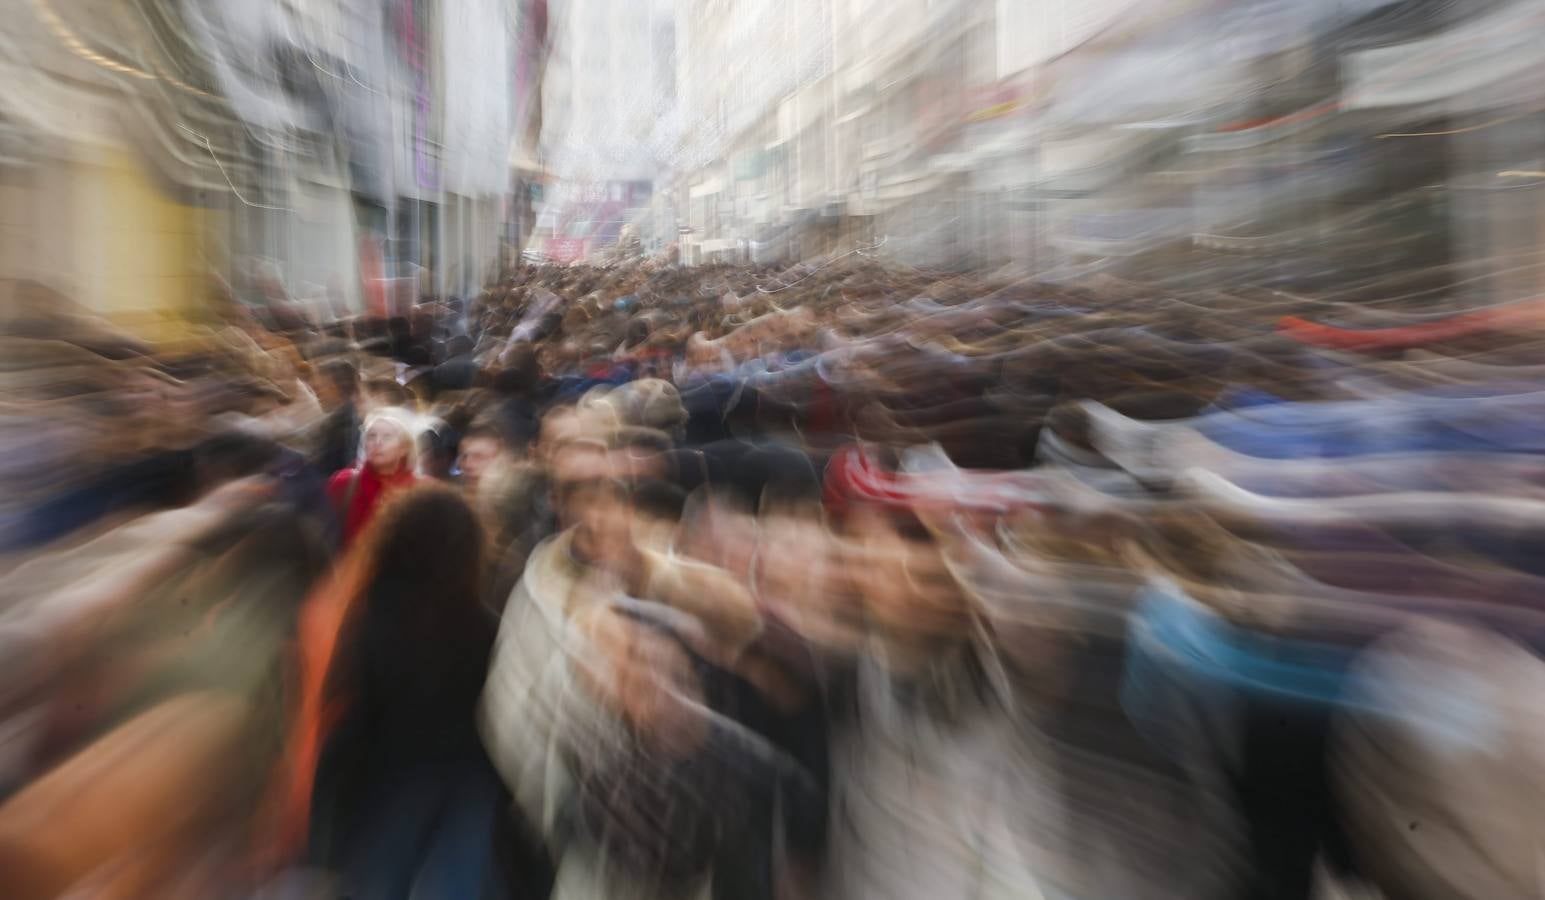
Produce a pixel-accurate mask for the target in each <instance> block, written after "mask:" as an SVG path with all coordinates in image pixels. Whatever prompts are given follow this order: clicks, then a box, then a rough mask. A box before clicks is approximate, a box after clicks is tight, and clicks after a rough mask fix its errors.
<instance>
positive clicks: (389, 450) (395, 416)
mask: <svg viewBox="0 0 1545 900" xmlns="http://www.w3.org/2000/svg"><path fill="white" fill-rule="evenodd" d="M413 432H414V428H413V424H412V419H411V417H410V415H409V414H408V413H407V412H406V411H405V410H401V409H394V408H388V409H381V410H377V411H376V412H374V413H371V414H370V418H368V419H366V420H365V428H364V431H363V432H362V435H361V437H360V442H359V447H360V457H361V461H362V462H363V463H364V464H365V465H367V466H369V467H370V468H371V469H374V470H375V471H376V472H378V473H380V474H383V475H387V474H391V473H394V472H398V471H401V470H403V469H408V470H410V471H411V470H412V469H414V468H415V467H416V466H417V465H418V458H417V457H418V447H417V445H416V444H415V442H414V438H413Z"/></svg>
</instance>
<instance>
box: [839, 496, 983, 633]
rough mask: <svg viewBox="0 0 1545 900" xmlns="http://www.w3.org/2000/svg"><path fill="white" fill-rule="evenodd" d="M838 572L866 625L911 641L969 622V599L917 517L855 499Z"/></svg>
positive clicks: (966, 626) (959, 629)
mask: <svg viewBox="0 0 1545 900" xmlns="http://www.w3.org/2000/svg"><path fill="white" fill-rule="evenodd" d="M844 526H845V528H846V530H847V540H846V541H845V543H844V547H843V556H844V560H843V571H844V572H845V573H846V575H847V578H848V581H849V583H850V585H851V586H852V589H853V591H854V592H855V593H856V594H857V596H858V597H859V598H860V600H861V602H862V603H863V607H864V612H865V615H866V616H867V618H868V619H869V622H870V623H871V625H872V626H873V627H874V628H875V629H876V630H877V631H878V632H879V633H880V634H882V635H884V636H886V637H887V638H889V639H891V640H893V641H899V642H901V643H903V644H907V645H911V646H926V645H932V644H936V643H945V642H949V641H952V640H954V639H957V638H959V637H960V636H962V635H963V634H965V633H966V631H967V630H968V629H969V626H970V604H969V602H968V599H967V597H966V595H965V592H964V591H963V590H962V589H961V587H960V585H959V584H958V583H957V582H956V581H955V579H954V577H953V575H952V574H951V572H950V571H949V567H948V565H947V564H946V563H945V560H944V555H943V552H942V551H941V549H940V547H939V545H938V543H937V541H936V540H935V539H934V538H933V535H932V534H931V533H930V532H929V531H928V529H927V527H926V526H925V525H924V524H923V522H922V520H920V519H918V518H917V516H915V515H913V514H912V513H910V511H907V510H899V509H892V508H886V507H882V506H879V505H877V504H868V503H862V504H857V505H855V506H854V508H853V509H852V510H851V511H850V512H849V514H848V516H847V518H846V519H845V520H844Z"/></svg>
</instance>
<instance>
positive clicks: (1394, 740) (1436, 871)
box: [1330, 621, 1545, 900]
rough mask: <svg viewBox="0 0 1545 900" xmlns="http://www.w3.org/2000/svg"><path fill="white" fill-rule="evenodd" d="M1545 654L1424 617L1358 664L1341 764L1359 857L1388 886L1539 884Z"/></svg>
mask: <svg viewBox="0 0 1545 900" xmlns="http://www.w3.org/2000/svg"><path fill="white" fill-rule="evenodd" d="M1541 686H1545V660H1541V658H1540V657H1539V656H1538V655H1537V654H1536V653H1534V652H1532V651H1530V650H1529V649H1527V648H1525V647H1524V646H1523V645H1521V644H1519V643H1517V642H1515V641H1512V640H1509V639H1507V638H1505V637H1503V636H1501V635H1497V634H1493V633H1490V632H1488V631H1485V630H1482V629H1477V628H1472V627H1467V626H1463V625H1458V624H1449V623H1440V622H1437V621H1429V622H1420V623H1417V624H1415V625H1412V626H1410V627H1408V628H1405V629H1402V630H1401V631H1399V632H1396V633H1394V634H1392V635H1390V636H1388V637H1386V638H1383V639H1381V640H1380V641H1378V642H1376V643H1375V644H1373V645H1372V646H1371V647H1369V648H1368V649H1367V650H1366V651H1365V652H1364V653H1363V654H1362V655H1361V656H1360V657H1359V658H1358V660H1357V662H1356V663H1355V664H1354V667H1353V672H1352V676H1351V679H1350V683H1349V686H1348V691H1349V695H1350V699H1351V701H1352V702H1350V703H1349V704H1348V706H1347V709H1346V711H1345V712H1344V713H1343V714H1342V715H1341V716H1339V717H1338V721H1337V722H1336V723H1335V728H1334V732H1333V736H1332V739H1331V744H1330V746H1331V763H1330V765H1331V768H1332V773H1333V778H1334V782H1335V787H1336V790H1337V795H1338V799H1339V801H1340V802H1339V804H1338V805H1339V807H1340V808H1342V809H1344V810H1345V815H1346V820H1347V827H1348V832H1349V834H1350V836H1351V842H1352V851H1353V854H1354V855H1355V856H1356V860H1357V863H1358V864H1359V868H1360V869H1361V870H1362V871H1363V872H1365V873H1367V877H1368V879H1369V881H1371V883H1372V884H1373V885H1374V886H1375V887H1376V888H1377V889H1379V890H1380V891H1382V893H1383V896H1386V897H1391V898H1395V897H1399V898H1417V900H1422V898H1434V900H1436V898H1439V897H1442V898H1474V900H1480V898H1491V897H1531V896H1538V894H1539V892H1540V889H1541V871H1540V852H1539V836H1540V834H1541V821H1540V818H1541V809H1542V804H1545V718H1542V717H1541V715H1540V712H1539V708H1538V705H1537V704H1536V703H1535V702H1534V698H1535V697H1536V696H1537V695H1535V693H1534V689H1535V688H1537V687H1541Z"/></svg>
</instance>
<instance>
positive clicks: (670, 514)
mask: <svg viewBox="0 0 1545 900" xmlns="http://www.w3.org/2000/svg"><path fill="white" fill-rule="evenodd" d="M632 493H633V508H634V509H636V510H638V511H639V512H641V513H643V514H644V515H646V516H648V517H649V518H652V519H660V520H662V521H667V522H679V521H681V516H682V512H683V511H684V510H685V508H686V504H687V492H686V491H683V490H682V489H681V488H679V487H677V486H676V485H674V484H671V483H670V482H668V481H653V480H651V481H644V482H640V483H639V484H637V485H635V486H634V487H633V491H632Z"/></svg>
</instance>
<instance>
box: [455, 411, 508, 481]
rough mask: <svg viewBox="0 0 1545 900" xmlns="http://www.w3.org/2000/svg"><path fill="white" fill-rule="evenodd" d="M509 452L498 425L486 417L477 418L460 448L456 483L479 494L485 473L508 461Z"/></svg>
mask: <svg viewBox="0 0 1545 900" xmlns="http://www.w3.org/2000/svg"><path fill="white" fill-rule="evenodd" d="M508 453H509V451H508V450H507V449H506V448H505V445H504V440H503V436H502V435H501V434H500V432H499V430H498V428H496V427H495V426H494V425H493V424H492V423H491V422H489V421H488V420H486V419H479V420H476V421H474V422H473V423H472V426H471V427H470V428H468V429H467V431H466V433H465V434H463V435H462V436H461V443H460V444H459V445H458V447H457V454H456V470H455V471H456V480H457V482H458V483H459V484H460V485H461V486H462V488H463V489H464V490H466V492H467V493H468V494H470V495H473V496H476V495H477V494H478V491H479V487H480V486H481V484H482V481H483V476H484V475H487V474H488V473H489V472H491V471H493V470H494V469H495V468H496V467H498V466H500V465H503V464H505V463H506V462H507V460H506V457H507V454H508Z"/></svg>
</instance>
